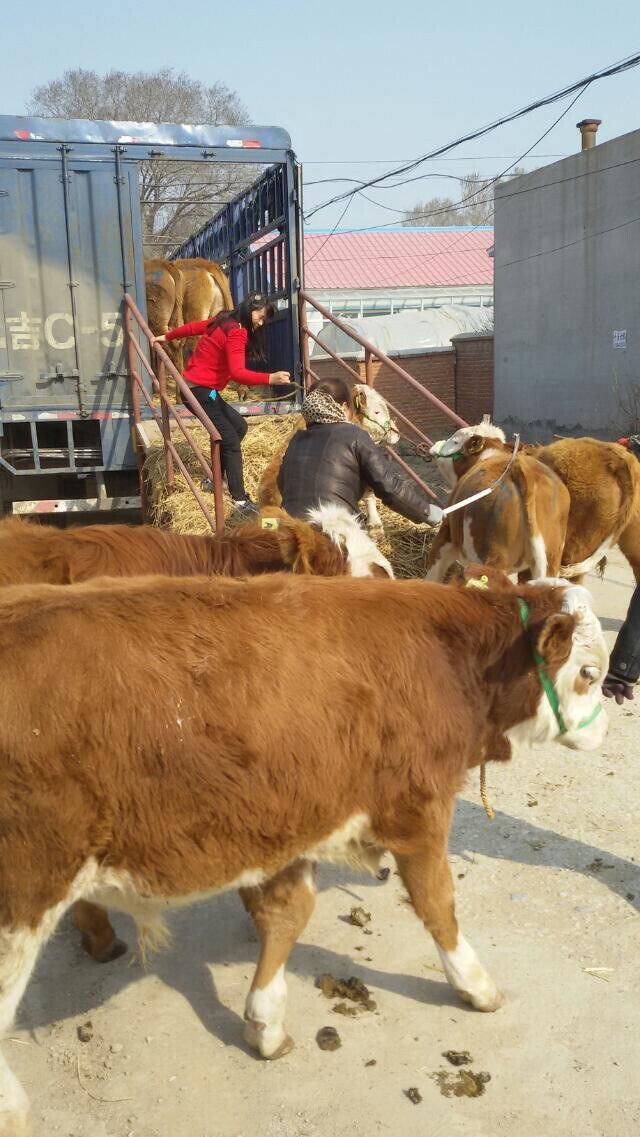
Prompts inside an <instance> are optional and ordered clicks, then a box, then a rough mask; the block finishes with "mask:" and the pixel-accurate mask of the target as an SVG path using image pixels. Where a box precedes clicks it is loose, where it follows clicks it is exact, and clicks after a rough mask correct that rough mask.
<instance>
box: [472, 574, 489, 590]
mask: <svg viewBox="0 0 640 1137" xmlns="http://www.w3.org/2000/svg"><path fill="white" fill-rule="evenodd" d="M466 587H467V588H488V587H489V577H488V576H481V577H480V580H468V581H467V583H466Z"/></svg>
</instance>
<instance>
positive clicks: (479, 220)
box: [402, 166, 526, 227]
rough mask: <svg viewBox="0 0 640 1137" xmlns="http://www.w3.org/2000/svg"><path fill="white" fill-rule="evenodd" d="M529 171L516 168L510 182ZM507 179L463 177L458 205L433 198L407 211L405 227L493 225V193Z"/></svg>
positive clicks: (476, 176) (448, 199) (471, 175)
mask: <svg viewBox="0 0 640 1137" xmlns="http://www.w3.org/2000/svg"><path fill="white" fill-rule="evenodd" d="M524 173H526V171H525V170H524V168H523V167H522V166H516V167H515V168H514V169H513V171H512V172H511V173H510V174H509V175H508V177H509V179H511V178H514V177H519V176H520V174H524ZM505 180H506V178H505V177H499V178H483V177H481V176H480V174H477V173H471V174H464V175H463V177H461V178H460V196H459V198H458V200H457V201H454V200H453V198H450V197H432V198H429V200H428V201H423V202H419V203H418V204H417V205H414V206H413V208H412V209H409V210H407V212H406V213H405V215H404V218H403V221H402V224H403V225H404V226H407V227H412V226H417V225H477V226H480V225H493V191H494V189H495V187H496V186H497V185H499V184H500V182H503V181H505Z"/></svg>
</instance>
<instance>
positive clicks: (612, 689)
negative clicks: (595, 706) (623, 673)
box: [602, 671, 634, 707]
mask: <svg viewBox="0 0 640 1137" xmlns="http://www.w3.org/2000/svg"><path fill="white" fill-rule="evenodd" d="M633 687H634V684H633V683H627V681H626V679H621V678H620V676H619V675H614V673H613V672H612V671H610V672H609V673H608V675H607V677H606V679H605V681H604V683H603V684H602V694H603V695H604V697H605V698H606V699H615V701H616V703H617V704H618V706H619V707H621V706H622V704H623V703H624V701H625V699H633Z"/></svg>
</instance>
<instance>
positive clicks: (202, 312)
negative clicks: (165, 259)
mask: <svg viewBox="0 0 640 1137" xmlns="http://www.w3.org/2000/svg"><path fill="white" fill-rule="evenodd" d="M173 265H174V267H175V268H176V269H178V270H179V272H180V273H181V275H182V289H183V294H182V320H181V321H180V322H181V323H182V324H191V323H193V321H194V320H208V319H213V317H214V316H217V315H218V312H221V311H222V310H223V308H229V309H230V308H233V299H232V297H231V292H230V290H229V281H228V280H227V278H226V276H225V274H224V272H223V271H222V269H221V268H220V265H219V264H217V263H216V261H207V260H205V259H204V258H203V257H190V258H188V259H184V260H176V261H173ZM175 326H176V327H177V325H175ZM173 342H176V341H173ZM181 342H182V345H183V352H184V355H185V357H187V358H188V356H189V355H191V353H192V352H193V351H194V350H195V347H196V344H197V343H198V339H197V337H196V336H192V337H191V338H190V339H187V340H182V341H181Z"/></svg>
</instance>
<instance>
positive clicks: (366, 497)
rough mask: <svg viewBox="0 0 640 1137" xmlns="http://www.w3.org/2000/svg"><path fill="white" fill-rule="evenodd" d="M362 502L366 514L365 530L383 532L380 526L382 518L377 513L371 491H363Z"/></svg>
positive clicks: (374, 497) (374, 498)
mask: <svg viewBox="0 0 640 1137" xmlns="http://www.w3.org/2000/svg"><path fill="white" fill-rule="evenodd" d="M362 500H363V501H364V507H365V510H366V513H367V529H377V530H378V531H379V532H380V533H382V532H384V529H383V525H382V518H381V517H380V514H379V512H378V503H377V501H376V495H375V494H374V492H373V490H365V492H364V494H363V497H362Z"/></svg>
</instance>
